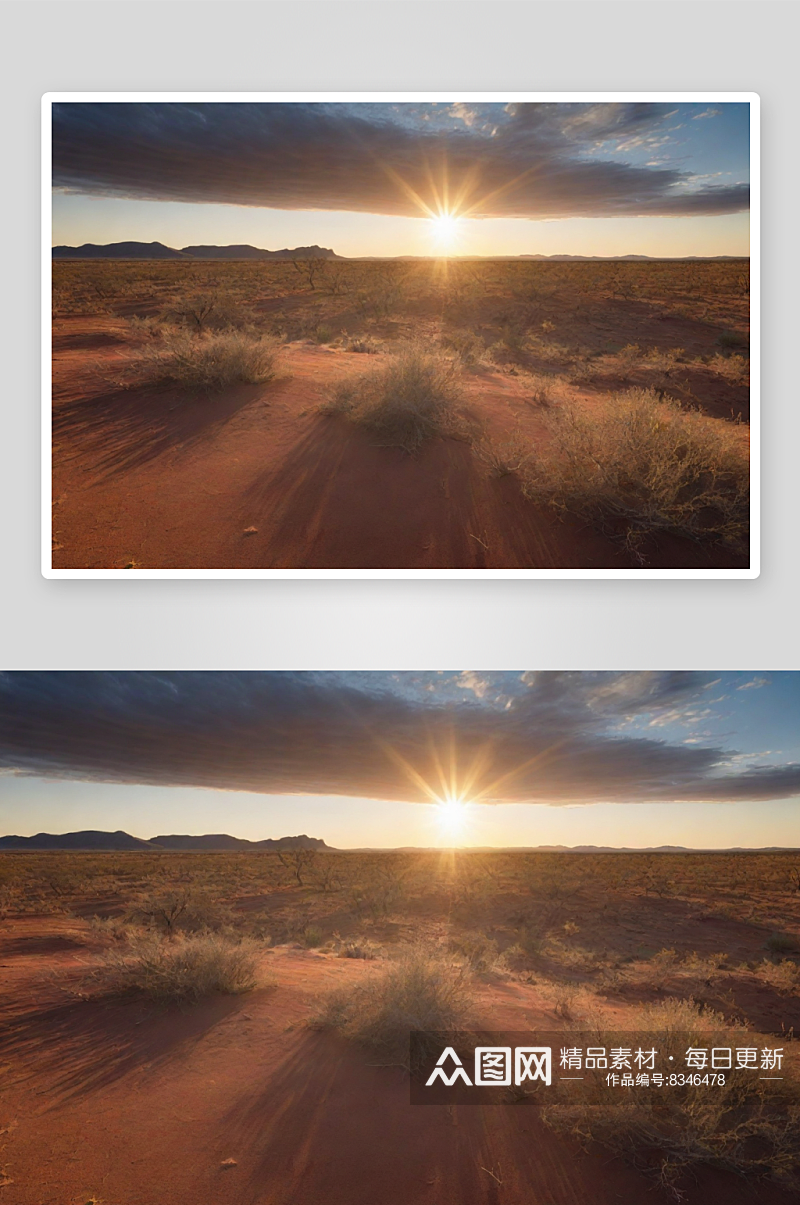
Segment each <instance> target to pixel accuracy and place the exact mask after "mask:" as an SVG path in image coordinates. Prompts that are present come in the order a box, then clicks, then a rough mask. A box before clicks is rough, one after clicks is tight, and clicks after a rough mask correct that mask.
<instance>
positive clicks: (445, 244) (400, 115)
mask: <svg viewBox="0 0 800 1205" xmlns="http://www.w3.org/2000/svg"><path fill="white" fill-rule="evenodd" d="M749 157H750V151H749V105H747V104H740V103H719V104H710V105H709V104H686V103H674V104H663V103H658V104H655V103H653V104H648V103H640V102H626V103H583V104H572V103H570V104H566V103H527V104H508V105H503V104H467V103H458V102H455V103H438V104H434V103H401V104H388V103H383V104H378V103H371V102H359V103H344V102H335V103H321V102H316V103H303V104H299V103H243V102H239V103H223V102H204V103H176V102H170V103H161V102H159V103H117V102H114V103H110V102H92V103H76V102H59V103H56V104H54V106H53V185H54V191H53V244H54V245H63V244H66V245H70V246H79V245H80V244H81V243H85V242H93V243H107V242H118V241H126V240H137V241H142V242H153V241H157V242H162V243H165V244H166V245H167V246H171V247H179V248H180V247H185V246H191V245H196V244H202V243H211V244H217V245H227V244H231V243H249V244H251V245H253V246H258V247H264V248H267V249H269V250H278V249H281V248H284V247H298V246H310V245H314V244H317V245H319V246H324V247H330V248H332V249H333V250H334V251H336V252H337V253H338V254H339V255H344V256H362V255H364V256H366V255H377V256H382V255H386V256H392V255H443V254H446V255H520V254H544V255H551V254H571V255H625V254H638V255H664V256H673V255H748V254H749V212H748V207H749Z"/></svg>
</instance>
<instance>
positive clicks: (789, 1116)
mask: <svg viewBox="0 0 800 1205" xmlns="http://www.w3.org/2000/svg"><path fill="white" fill-rule="evenodd" d="M745 1032H746V1031H743V1030H738V1031H736V1030H733V1029H732V1028H731V1027H729V1026H726V1023H725V1021H724V1018H723V1017H722V1016H721V1015H719V1014H717V1013H713V1012H708V1011H706V1012H701V1010H700V1009H699V1008H698V1006H696V1005H695V1004H694V1002H693V1001H683V1000H666V1001H664V1002H663V1004H660V1005H652V1006H650V1007H648V1008H646V1009H643V1010H642V1012H641V1027H640V1029H639V1030H638V1033H640V1034H642V1035H644V1034H645V1033H646V1035H647V1046H648V1047H649V1046H650V1044H651V1042H652V1044H653V1045H654V1046H655V1048H656V1049H657V1050H658V1051H659V1052H660V1053H661V1055H662V1056H669V1054H670V1053H671V1054H672V1055H673V1057H674V1059H675V1065H676V1066H681V1065H682V1064H683V1057H684V1053H685V1050H686V1047H687V1042H688V1043H689V1044H690V1045H692V1046H700V1047H711V1046H712V1045H713V1046H736V1045H744V1044H747V1045H756V1044H757V1042H758V1038H757V1036H754V1035H753V1034H750V1033H747V1038H746V1041H745V1036H744V1034H745ZM589 1037H590V1038H591V1043H590V1044H592V1045H594V1044H595V1042H596V1043H597V1044H598V1045H606V1047H607V1048H610V1047H611V1046H612V1045H613V1044H614V1043H615V1042H618V1041H619V1034H610V1033H603V1032H599V1033H598V1032H595V1033H592V1034H591V1035H587V1042H588V1040H589ZM636 1040H637V1042H638V1040H639V1039H638V1037H637V1039H636ZM628 1044H629V1045H630V1042H629V1043H628ZM774 1044H775V1043H774V1042H769V1041H768V1042H767V1045H774ZM584 1088H585V1091H584V1093H583V1095H582V1098H581V1100H580V1101H578V1102H577V1103H569V1104H566V1103H564V1104H562V1103H554V1104H551V1105H549V1106H547V1107H545V1109H544V1110H543V1112H542V1117H543V1119H544V1121H545V1122H546V1123H547V1124H548V1125H550V1126H551V1127H553V1128H554V1129H557V1130H561V1131H566V1132H568V1133H571V1134H573V1135H574V1136H575V1137H577V1138H579V1139H580V1140H581V1141H582V1142H584V1143H586V1144H589V1143H593V1142H599V1143H601V1144H602V1145H603V1146H606V1147H607V1148H609V1149H610V1150H611V1151H613V1152H614V1153H615V1154H617V1155H620V1156H622V1157H624V1158H625V1159H627V1161H628V1162H629V1163H631V1164H633V1165H634V1166H635V1167H637V1168H639V1169H640V1170H642V1171H643V1172H645V1174H647V1175H649V1176H651V1177H652V1178H653V1179H655V1180H656V1181H657V1182H658V1184H659V1185H660V1187H661V1188H662V1189H664V1190H666V1192H667V1193H669V1195H670V1196H671V1197H672V1198H673V1200H676V1201H680V1200H682V1199H683V1197H684V1193H683V1190H682V1184H683V1181H684V1180H685V1179H686V1177H687V1176H688V1175H691V1173H692V1172H693V1171H694V1170H696V1169H698V1168H699V1167H701V1166H704V1165H705V1166H710V1167H715V1168H717V1169H719V1170H723V1171H728V1172H733V1173H735V1174H737V1175H741V1176H748V1177H754V1178H764V1179H766V1178H770V1179H773V1180H775V1181H777V1182H778V1183H780V1184H781V1185H782V1186H783V1187H785V1188H787V1189H791V1188H793V1187H796V1185H797V1176H798V1172H799V1171H800V1129H799V1128H798V1121H800V1093H799V1092H798V1090H797V1086H796V1085H794V1084H793V1083H792V1081H791V1080H788V1079H785V1080H783V1081H780V1082H777V1083H766V1082H762V1081H760V1080H758V1079H757V1078H756V1077H755V1076H754V1077H753V1078H748V1077H747V1075H746V1074H745V1073H740V1074H739V1075H738V1076H737V1075H736V1074H735V1073H734V1074H731V1073H727V1074H726V1082H725V1084H724V1085H722V1086H719V1085H717V1086H714V1087H711V1086H707V1085H700V1086H697V1087H695V1086H692V1085H688V1086H685V1087H664V1088H661V1089H658V1090H656V1089H654V1088H640V1089H628V1090H626V1091H624V1092H619V1094H618V1095H609V1090H608V1089H606V1088H604V1087H602V1086H600V1085H592V1086H590V1085H589V1084H588V1083H587V1084H585V1085H584Z"/></svg>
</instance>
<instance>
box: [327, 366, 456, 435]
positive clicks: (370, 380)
mask: <svg viewBox="0 0 800 1205" xmlns="http://www.w3.org/2000/svg"><path fill="white" fill-rule="evenodd" d="M460 404H461V390H460V388H459V384H458V375H457V369H456V367H455V365H454V364H453V362H452V361H450V360H447V359H445V358H444V357H443V356H441V355H438V354H436V353H433V352H427V351H425V350H423V349H422V348H421V347H419V346H417V345H416V344H411V345H408V346H406V347H404V348H401V350H400V351H398V352H397V353H395V354H394V355H393V356H392V358H391V359H390V360H389V361H388V363H386V364H385V365H383V366H382V367H381V368H377V369H375V370H374V371H373V372H371V373H367V374H366V375H365V376H362V377H358V378H356V379H354V380H350V381H345V382H343V383H342V384H340V385H339V386H338V387H337V388H336V389H335V390H334V392H333V395H332V397H331V399H330V400H329V401H328V402H327V403H325V404H324V405H323V406H322V407H321V409H322V412H323V413H325V414H341V415H343V416H344V417H345V418H347V419H349V420H350V422H353V423H357V424H358V425H359V426H362V427H366V428H367V430H368V431H373V432H375V434H376V435H378V436H380V440H381V444H382V445H383V446H387V447H399V448H403V449H404V450H405V451H406V452H409V453H413V452H416V451H417V450H418V448H419V447H420V445H421V444H422V443H424V441H425V440H426V439H431V438H433V437H434V436H436V435H451V436H462V437H463V436H464V435H465V434H466V425H465V420H464V417H463V415H462V413H461V410H460Z"/></svg>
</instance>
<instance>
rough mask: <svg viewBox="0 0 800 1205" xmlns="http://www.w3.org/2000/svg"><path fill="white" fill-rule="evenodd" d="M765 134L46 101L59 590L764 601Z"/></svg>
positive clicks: (50, 397)
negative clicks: (636, 589)
mask: <svg viewBox="0 0 800 1205" xmlns="http://www.w3.org/2000/svg"><path fill="white" fill-rule="evenodd" d="M758 110H759V102H758V97H757V96H756V95H754V94H752V93H616V94H615V93H508V94H487V93H469V92H465V93H458V94H456V93H452V94H441V93H430V94H417V93H397V94H394V93H376V94H367V93H356V94H343V93H331V94H324V93H280V94H273V93H264V94H238V93H237V94H223V93H206V94H203V93H198V94H188V93H187V94H184V93H163V94H153V93H119V94H117V93H97V94H96V93H85V94H78V93H54V94H49V95H47V96H45V97H44V99H43V127H42V142H43V166H42V192H43V197H42V285H43V289H42V306H43V312H42V344H43V353H42V379H43V397H42V405H43V433H44V434H43V474H42V476H43V530H42V536H43V553H42V570H43V573H44V574H45V576H46V577H73V578H74V577H81V578H94V577H98V578H100V577H118V576H119V577H125V576H128V577H131V576H133V577H147V578H153V577H156V578H157V577H172V578H180V577H190V578H191V577H198V578H199V577H204V578H213V577H241V578H286V577H292V578H296V577H308V578H326V577H350V578H359V577H363V578H392V577H394V578H409V577H412V578H498V577H499V578H632V579H638V578H648V577H649V578H752V577H756V576H757V575H758V572H759V476H758V454H759V390H758V373H759V326H758V320H759V301H758V298H759V294H758V284H759V257H758V248H759V243H758V222H759V141H758Z"/></svg>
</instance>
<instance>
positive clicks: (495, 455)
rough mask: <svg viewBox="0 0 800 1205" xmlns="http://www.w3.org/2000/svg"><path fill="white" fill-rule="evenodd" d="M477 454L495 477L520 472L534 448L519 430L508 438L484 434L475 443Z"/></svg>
mask: <svg viewBox="0 0 800 1205" xmlns="http://www.w3.org/2000/svg"><path fill="white" fill-rule="evenodd" d="M473 450H474V452H475V455H476V456H477V457H478V459H479V460H482V461H483V463H484V464H485V465H487V467H488V468H489V470H490V472H491V474H492V476H493V477H509V476H512V475H513V474H514V473H519V472H520V470H521V469H522V468H523V466H524V465H525V464H526V463H527V462H528V461H529V460H530V458H531V456H532V455H533V448H532V446H531V444H530V442H529V441H528V440H526V439H525V438H524V436H523V435H522V434H521V433H520V432H519V431H514V432H512V434H511V435H510V436H509V438H508V439H494V438H492V436H490V435H484V436H483V438H482V439H480V440H479V441H478V442H476V443H475V445H474V449H473Z"/></svg>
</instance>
